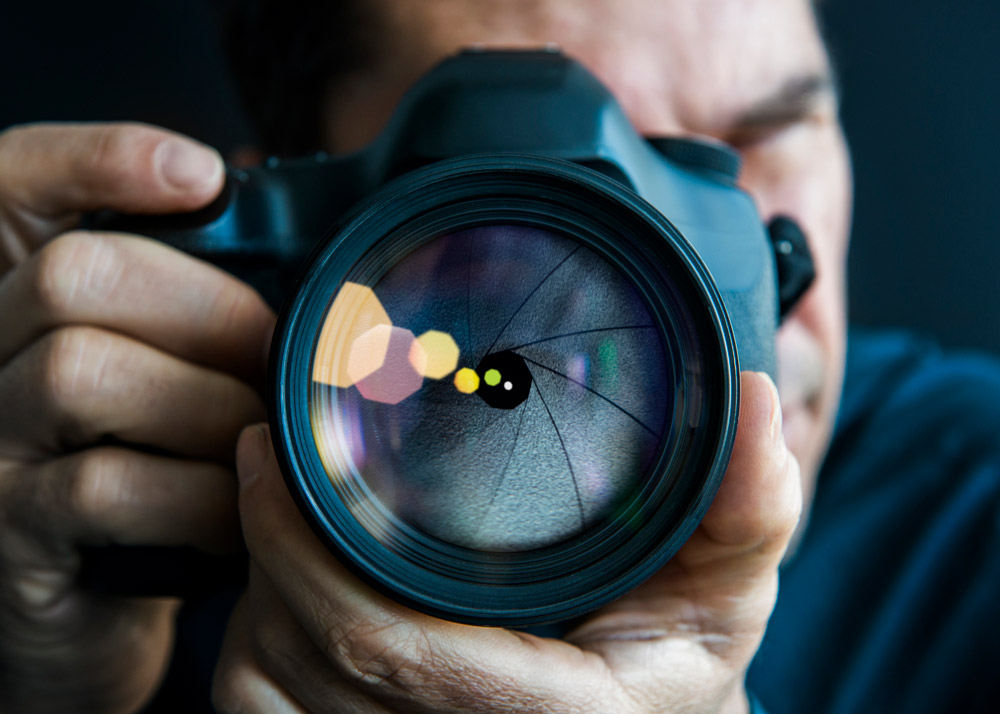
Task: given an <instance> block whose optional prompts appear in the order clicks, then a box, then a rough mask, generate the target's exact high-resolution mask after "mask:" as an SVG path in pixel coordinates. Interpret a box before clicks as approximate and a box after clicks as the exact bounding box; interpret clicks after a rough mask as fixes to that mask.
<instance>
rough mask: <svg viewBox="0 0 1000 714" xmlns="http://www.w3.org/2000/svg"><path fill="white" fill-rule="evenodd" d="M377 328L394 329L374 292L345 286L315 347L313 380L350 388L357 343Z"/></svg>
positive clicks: (339, 293) (335, 301) (347, 284)
mask: <svg viewBox="0 0 1000 714" xmlns="http://www.w3.org/2000/svg"><path fill="white" fill-rule="evenodd" d="M378 325H384V326H389V327H391V326H392V320H390V319H389V315H388V313H387V312H386V311H385V308H383V307H382V303H381V302H380V301H379V299H378V298H377V297H376V296H375V293H374V292H373V291H372V289H371V288H369V287H366V286H364V285H359V284H357V283H350V282H347V283H344V286H343V287H342V288H341V289H340V292H338V293H337V297H336V298H335V299H334V301H333V304H332V305H331V306H330V310H329V311H328V312H327V315H326V320H325V321H324V322H323V329H322V330H321V331H320V335H319V340H318V341H317V343H316V358H315V360H314V362H313V379H314V380H316V381H317V382H322V383H323V384H330V385H333V386H335V387H350V386H351V385H352V384H354V382H355V381H356V380H355V379H352V378H351V375H350V372H349V370H348V365H349V360H348V359H347V358H348V355H350V350H351V347H352V344H353V343H354V341H355V340H356V339H357V338H358V337H360V336H361V335H363V334H365V333H367V332H368V331H369V330H371V329H372V328H373V327H376V326H378Z"/></svg>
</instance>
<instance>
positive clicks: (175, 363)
mask: <svg viewBox="0 0 1000 714" xmlns="http://www.w3.org/2000/svg"><path fill="white" fill-rule="evenodd" d="M185 150H186V152H185ZM221 179H222V166H221V160H220V159H219V157H218V155H217V154H215V152H213V151H211V150H209V149H208V148H207V147H202V146H199V145H197V144H195V143H194V142H191V141H189V140H187V139H182V138H181V137H177V136H176V135H173V134H169V133H168V132H164V131H161V130H158V129H152V128H149V127H142V126H125V125H118V126H70V125H62V126H37V127H24V128H18V129H12V130H10V131H8V132H6V133H4V134H3V135H0V246H2V248H0V265H2V270H3V274H2V277H0V315H3V316H4V320H3V325H4V329H3V330H0V401H2V403H3V404H4V409H3V410H2V412H0V678H2V679H0V710H2V711H4V712H21V711H25V712H27V711H31V712H65V711H79V712H131V711H135V710H136V709H138V708H139V706H140V705H141V704H142V703H143V702H144V701H146V700H147V699H148V698H149V697H150V696H151V694H152V693H153V692H154V691H155V688H156V686H157V685H158V682H159V680H160V678H161V677H162V675H163V672H164V669H165V667H166V664H167V661H168V656H169V653H170V649H171V646H172V641H173V619H174V614H175V612H176V609H177V604H178V603H177V602H176V601H172V600H155V599H146V600H127V599H116V598H110V597H99V596H96V595H93V594H91V593H87V592H84V591H81V590H80V589H79V588H77V587H76V586H75V584H74V580H75V575H76V572H77V570H78V568H79V558H78V555H77V552H76V546H77V545H80V544H94V545H99V544H103V543H109V542H117V543H125V544H150V545H158V544H164V545H173V544H184V545H193V546H196V547H199V548H202V549H204V550H207V551H209V552H217V553H218V552H227V551H232V550H234V549H236V548H237V547H238V546H239V526H238V521H237V512H236V502H235V497H236V477H235V475H234V473H233V451H234V447H235V443H236V439H237V436H238V434H239V433H240V430H241V429H242V428H243V427H244V426H245V425H246V424H248V423H251V422H254V421H257V420H259V419H261V417H262V415H263V413H264V409H263V405H262V403H261V400H260V397H259V396H258V394H257V391H256V390H255V388H253V387H252V386H250V385H251V384H258V383H259V382H260V380H261V372H262V369H263V345H264V344H265V343H266V342H267V339H268V334H269V331H270V329H271V328H272V325H273V319H274V318H273V315H272V314H271V312H270V310H268V308H267V307H266V306H265V305H264V303H263V301H262V300H261V299H260V298H259V297H258V296H257V295H256V294H255V293H254V292H253V291H252V290H250V289H249V288H248V287H247V286H245V285H243V284H241V283H239V282H237V281H236V280H235V279H233V278H231V277H229V276H227V275H225V274H224V273H222V272H220V271H218V270H216V269H214V268H212V267H210V266H207V265H205V264H203V263H200V262H199V261H196V260H194V259H192V258H190V257H188V256H186V255H183V254H181V253H178V252H176V251H173V250H171V249H168V248H166V247H165V246H163V245H161V244H159V243H155V242H153V241H150V240H147V239H143V238H139V237H135V236H126V235H110V234H108V235H101V234H94V233H87V232H83V231H70V232H63V231H65V230H66V228H67V227H69V226H72V225H75V224H76V222H77V221H78V218H79V212H80V211H84V210H93V209H96V208H98V207H104V206H107V207H112V208H115V209H117V210H120V211H133V212H143V211H157V212H162V211H176V210H191V209H193V208H196V207H199V206H201V205H203V204H204V203H206V202H207V201H209V200H210V199H211V198H212V197H213V196H214V195H215V193H216V192H217V191H218V190H219V188H220V185H221ZM9 316H15V317H14V319H11V318H10V317H9Z"/></svg>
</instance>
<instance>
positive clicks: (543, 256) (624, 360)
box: [311, 225, 672, 551]
mask: <svg viewBox="0 0 1000 714" xmlns="http://www.w3.org/2000/svg"><path fill="white" fill-rule="evenodd" d="M383 248H384V249H388V250H386V252H387V253H388V254H391V253H392V251H391V246H384V247H383ZM368 265H372V266H373V267H374V269H373V270H370V271H365V272H366V274H361V275H352V276H349V277H351V278H354V280H347V281H345V283H344V284H343V286H342V287H341V288H340V289H339V291H338V292H337V294H336V295H335V296H334V298H333V300H332V301H331V305H330V309H329V310H328V313H327V316H326V318H325V320H324V327H323V329H322V331H321V333H320V336H319V339H318V340H317V344H316V347H315V350H314V354H315V355H316V356H315V361H314V366H313V375H314V379H313V387H312V393H311V402H312V405H311V418H312V422H313V431H314V435H315V440H316V445H317V448H318V449H319V452H320V454H321V457H322V459H323V463H324V466H325V467H326V470H327V472H328V474H329V475H330V477H331V479H332V481H333V483H334V484H335V486H336V487H337V488H343V489H346V490H350V491H351V492H353V493H356V494H363V496H362V500H369V502H368V503H365V504H362V507H365V508H366V509H367V510H369V512H370V513H371V514H373V517H376V518H377V517H378V516H377V515H374V514H384V518H385V519H386V521H387V522H386V523H385V524H384V525H385V526H386V527H388V526H389V525H390V523H389V522H391V521H394V520H395V519H399V520H400V521H402V522H404V523H406V524H409V525H410V526H412V527H414V528H416V529H418V530H420V531H422V532H423V533H425V534H427V535H430V536H433V537H435V538H438V539H440V540H442V541H444V542H446V543H449V544H452V545H456V546H461V547H465V548H471V549H477V550H484V551H524V550H530V549H533V548H539V547H542V546H547V545H551V544H553V543H556V542H558V541H561V540H565V539H567V538H570V537H572V536H575V535H578V534H580V533H582V532H583V531H584V530H586V529H587V528H588V527H590V526H593V525H596V524H598V523H602V522H606V521H607V520H608V519H609V518H611V517H612V516H613V514H614V513H615V511H616V509H620V508H621V507H622V505H623V503H624V501H625V500H626V498H627V497H628V496H629V495H630V494H631V493H633V492H634V491H635V489H636V487H637V484H638V481H639V480H641V479H642V478H644V477H645V476H646V474H647V471H648V469H649V466H650V464H651V462H652V460H653V458H654V457H655V455H656V453H657V450H658V447H659V445H660V441H661V438H662V437H663V435H664V430H665V429H667V428H668V426H669V418H670V414H671V412H672V395H671V384H670V381H671V380H670V379H669V376H670V375H671V374H672V369H671V367H670V365H669V363H668V358H667V355H666V353H665V350H664V347H663V340H664V339H665V337H664V335H663V334H662V331H661V329H659V328H658V325H657V320H656V319H655V318H654V316H653V314H651V312H650V309H649V308H648V307H647V305H646V304H645V302H644V300H643V298H642V296H641V295H640V294H639V293H638V292H637V290H636V289H635V287H634V285H632V284H631V283H630V281H629V280H628V279H627V278H626V277H625V276H624V275H623V274H622V273H621V272H620V271H619V270H618V269H616V268H615V267H614V266H613V265H611V264H610V263H609V262H608V261H607V260H606V259H604V258H603V257H601V256H600V255H598V254H597V253H595V252H594V251H593V250H592V249H590V248H588V247H587V246H585V245H583V244H581V243H579V242H577V241H574V240H572V239H570V238H568V237H565V236H560V235H557V234H555V233H553V232H551V231H547V230H543V229H541V228H537V227H533V226H517V225H491V226H481V227H477V228H472V229H468V230H463V231H458V232H455V233H451V234H448V235H443V236H440V237H435V238H432V239H430V240H428V241H427V242H425V243H423V244H422V245H420V246H419V247H418V248H416V249H414V250H412V252H410V253H408V254H406V255H405V256H403V257H401V258H400V259H399V260H397V261H396V262H394V263H392V264H385V265H383V266H381V267H382V268H383V269H382V270H379V269H378V265H377V263H373V262H372V261H369V262H368ZM355 281H358V282H355ZM345 363H346V370H344V371H346V374H347V379H346V380H345V379H331V375H339V374H340V373H341V371H342V370H341V369H340V366H341V365H343V364H345ZM429 366H431V367H432V369H429ZM470 370H471V373H472V374H474V377H475V378H474V379H473V378H472V375H471V374H470ZM453 372H459V373H460V374H459V380H458V382H456V380H455V377H454V375H453V374H452V373H453ZM462 373H465V374H466V375H469V376H468V377H466V378H463V377H462V376H461V375H462ZM465 379H469V380H470V381H468V382H466V381H465ZM463 385H464V386H463ZM473 386H475V388H474V389H472V387H473ZM344 481H352V482H353V483H352V484H351V486H350V487H347V486H345V485H344V483H343V482H344Z"/></svg>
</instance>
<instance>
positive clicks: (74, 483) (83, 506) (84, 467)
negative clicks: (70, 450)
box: [66, 449, 135, 524]
mask: <svg viewBox="0 0 1000 714" xmlns="http://www.w3.org/2000/svg"><path fill="white" fill-rule="evenodd" d="M127 475H128V471H127V466H126V463H125V458H124V456H123V455H122V454H121V453H120V452H118V451H116V450H113V449H96V450H92V451H89V452H83V453H82V455H81V456H80V457H78V459H77V461H76V464H75V469H74V470H73V472H72V474H71V475H70V477H69V478H68V479H67V482H68V490H67V494H66V501H67V508H68V509H69V510H70V512H72V513H74V514H76V516H78V517H80V518H82V519H83V520H84V521H86V522H88V523H102V524H113V523H114V522H115V521H116V518H117V516H118V514H119V513H120V511H121V510H122V508H123V507H125V506H126V505H127V504H129V503H130V502H132V501H133V500H135V492H134V489H133V488H132V487H131V482H130V480H129V479H128V477H127Z"/></svg>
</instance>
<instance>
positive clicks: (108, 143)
mask: <svg viewBox="0 0 1000 714" xmlns="http://www.w3.org/2000/svg"><path fill="white" fill-rule="evenodd" d="M149 133H150V132H149V130H148V129H145V128H143V127H139V126H132V125H127V124H126V125H122V124H108V125H105V126H100V127H97V128H95V132H94V135H93V136H92V139H91V144H90V146H89V147H88V151H87V152H86V153H85V155H84V159H83V161H82V162H81V164H80V167H79V168H80V171H81V173H82V176H80V178H81V179H85V180H88V181H90V182H91V183H96V184H98V185H118V184H121V183H123V182H125V181H128V180H130V179H131V178H132V177H133V175H132V174H133V171H132V167H133V166H134V165H135V157H136V156H137V155H138V154H139V152H140V151H142V150H143V149H144V145H145V144H148V143H149Z"/></svg>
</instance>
